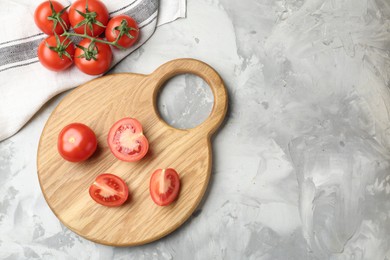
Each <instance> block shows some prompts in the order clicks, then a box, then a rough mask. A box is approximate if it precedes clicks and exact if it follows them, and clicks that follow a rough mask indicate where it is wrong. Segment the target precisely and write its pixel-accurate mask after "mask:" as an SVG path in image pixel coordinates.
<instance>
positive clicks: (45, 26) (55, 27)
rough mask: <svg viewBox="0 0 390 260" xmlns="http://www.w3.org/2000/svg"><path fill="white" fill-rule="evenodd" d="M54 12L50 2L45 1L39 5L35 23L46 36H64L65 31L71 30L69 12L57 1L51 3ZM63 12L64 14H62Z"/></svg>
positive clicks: (36, 10)
mask: <svg viewBox="0 0 390 260" xmlns="http://www.w3.org/2000/svg"><path fill="white" fill-rule="evenodd" d="M51 3H52V6H53V9H54V10H55V12H54V13H53V10H52V8H51V6H50V2H49V1H45V2H43V3H41V4H40V5H38V7H37V8H36V9H35V13H34V21H35V24H36V25H37V26H38V28H39V29H41V31H42V32H43V33H45V34H48V35H54V32H55V33H56V34H62V33H63V32H64V28H65V29H69V18H68V12H66V10H65V9H64V6H62V5H61V4H60V3H58V2H57V1H51ZM61 12H62V14H61Z"/></svg>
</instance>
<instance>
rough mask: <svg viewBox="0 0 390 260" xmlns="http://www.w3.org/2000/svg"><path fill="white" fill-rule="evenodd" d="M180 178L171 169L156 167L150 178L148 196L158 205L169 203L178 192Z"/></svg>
mask: <svg viewBox="0 0 390 260" xmlns="http://www.w3.org/2000/svg"><path fill="white" fill-rule="evenodd" d="M179 190H180V178H179V175H178V174H177V172H176V171H175V170H174V169H172V168H168V169H158V170H156V171H155V172H154V173H153V174H152V177H151V178H150V186H149V191H150V196H151V197H152V200H153V201H154V203H156V204H157V205H159V206H167V205H169V204H171V203H172V202H173V201H174V200H175V199H176V198H177V195H178V194H179Z"/></svg>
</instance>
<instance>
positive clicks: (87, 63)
mask: <svg viewBox="0 0 390 260" xmlns="http://www.w3.org/2000/svg"><path fill="white" fill-rule="evenodd" d="M74 56H75V58H74V63H75V64H76V66H77V68H78V69H79V70H81V71H82V72H84V73H86V74H89V75H99V74H102V73H104V72H106V71H107V70H108V69H109V68H110V66H111V61H112V51H111V48H110V46H108V45H107V44H104V43H100V42H94V43H92V45H91V40H90V39H84V40H82V41H81V42H80V43H79V47H78V48H76V51H75V55H74Z"/></svg>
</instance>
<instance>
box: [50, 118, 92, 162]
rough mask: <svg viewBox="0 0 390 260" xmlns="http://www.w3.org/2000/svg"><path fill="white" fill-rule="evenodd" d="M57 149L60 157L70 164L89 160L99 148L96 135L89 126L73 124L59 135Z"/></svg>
mask: <svg viewBox="0 0 390 260" xmlns="http://www.w3.org/2000/svg"><path fill="white" fill-rule="evenodd" d="M57 148H58V152H59V153H60V155H61V156H62V157H63V158H64V159H65V160H67V161H70V162H81V161H85V160H87V159H88V158H89V157H91V155H92V154H93V153H94V152H95V150H96V148H97V139H96V135H95V133H94V132H93V131H92V130H91V128H89V127H88V126H86V125H84V124H80V123H72V124H69V125H67V126H65V127H64V128H63V129H62V130H61V132H60V134H59V135H58V141H57Z"/></svg>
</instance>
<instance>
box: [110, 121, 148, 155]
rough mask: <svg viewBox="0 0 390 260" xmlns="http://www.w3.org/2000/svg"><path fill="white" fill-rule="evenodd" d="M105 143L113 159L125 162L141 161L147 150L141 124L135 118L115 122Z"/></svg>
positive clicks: (146, 140) (146, 141) (146, 142)
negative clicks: (113, 156)
mask: <svg viewBox="0 0 390 260" xmlns="http://www.w3.org/2000/svg"><path fill="white" fill-rule="evenodd" d="M107 142H108V146H109V147H110V149H111V152H112V153H113V154H114V155H115V157H116V158H118V159H119V160H122V161H126V162H135V161H138V160H141V159H142V158H143V157H144V156H145V155H146V153H147V152H148V149H149V142H148V139H146V137H145V136H144V134H143V132H142V126H141V123H140V122H138V120H137V119H135V118H128V117H126V118H122V119H121V120H119V121H118V122H116V123H115V124H114V125H113V126H112V127H111V129H110V132H109V133H108V138H107Z"/></svg>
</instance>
